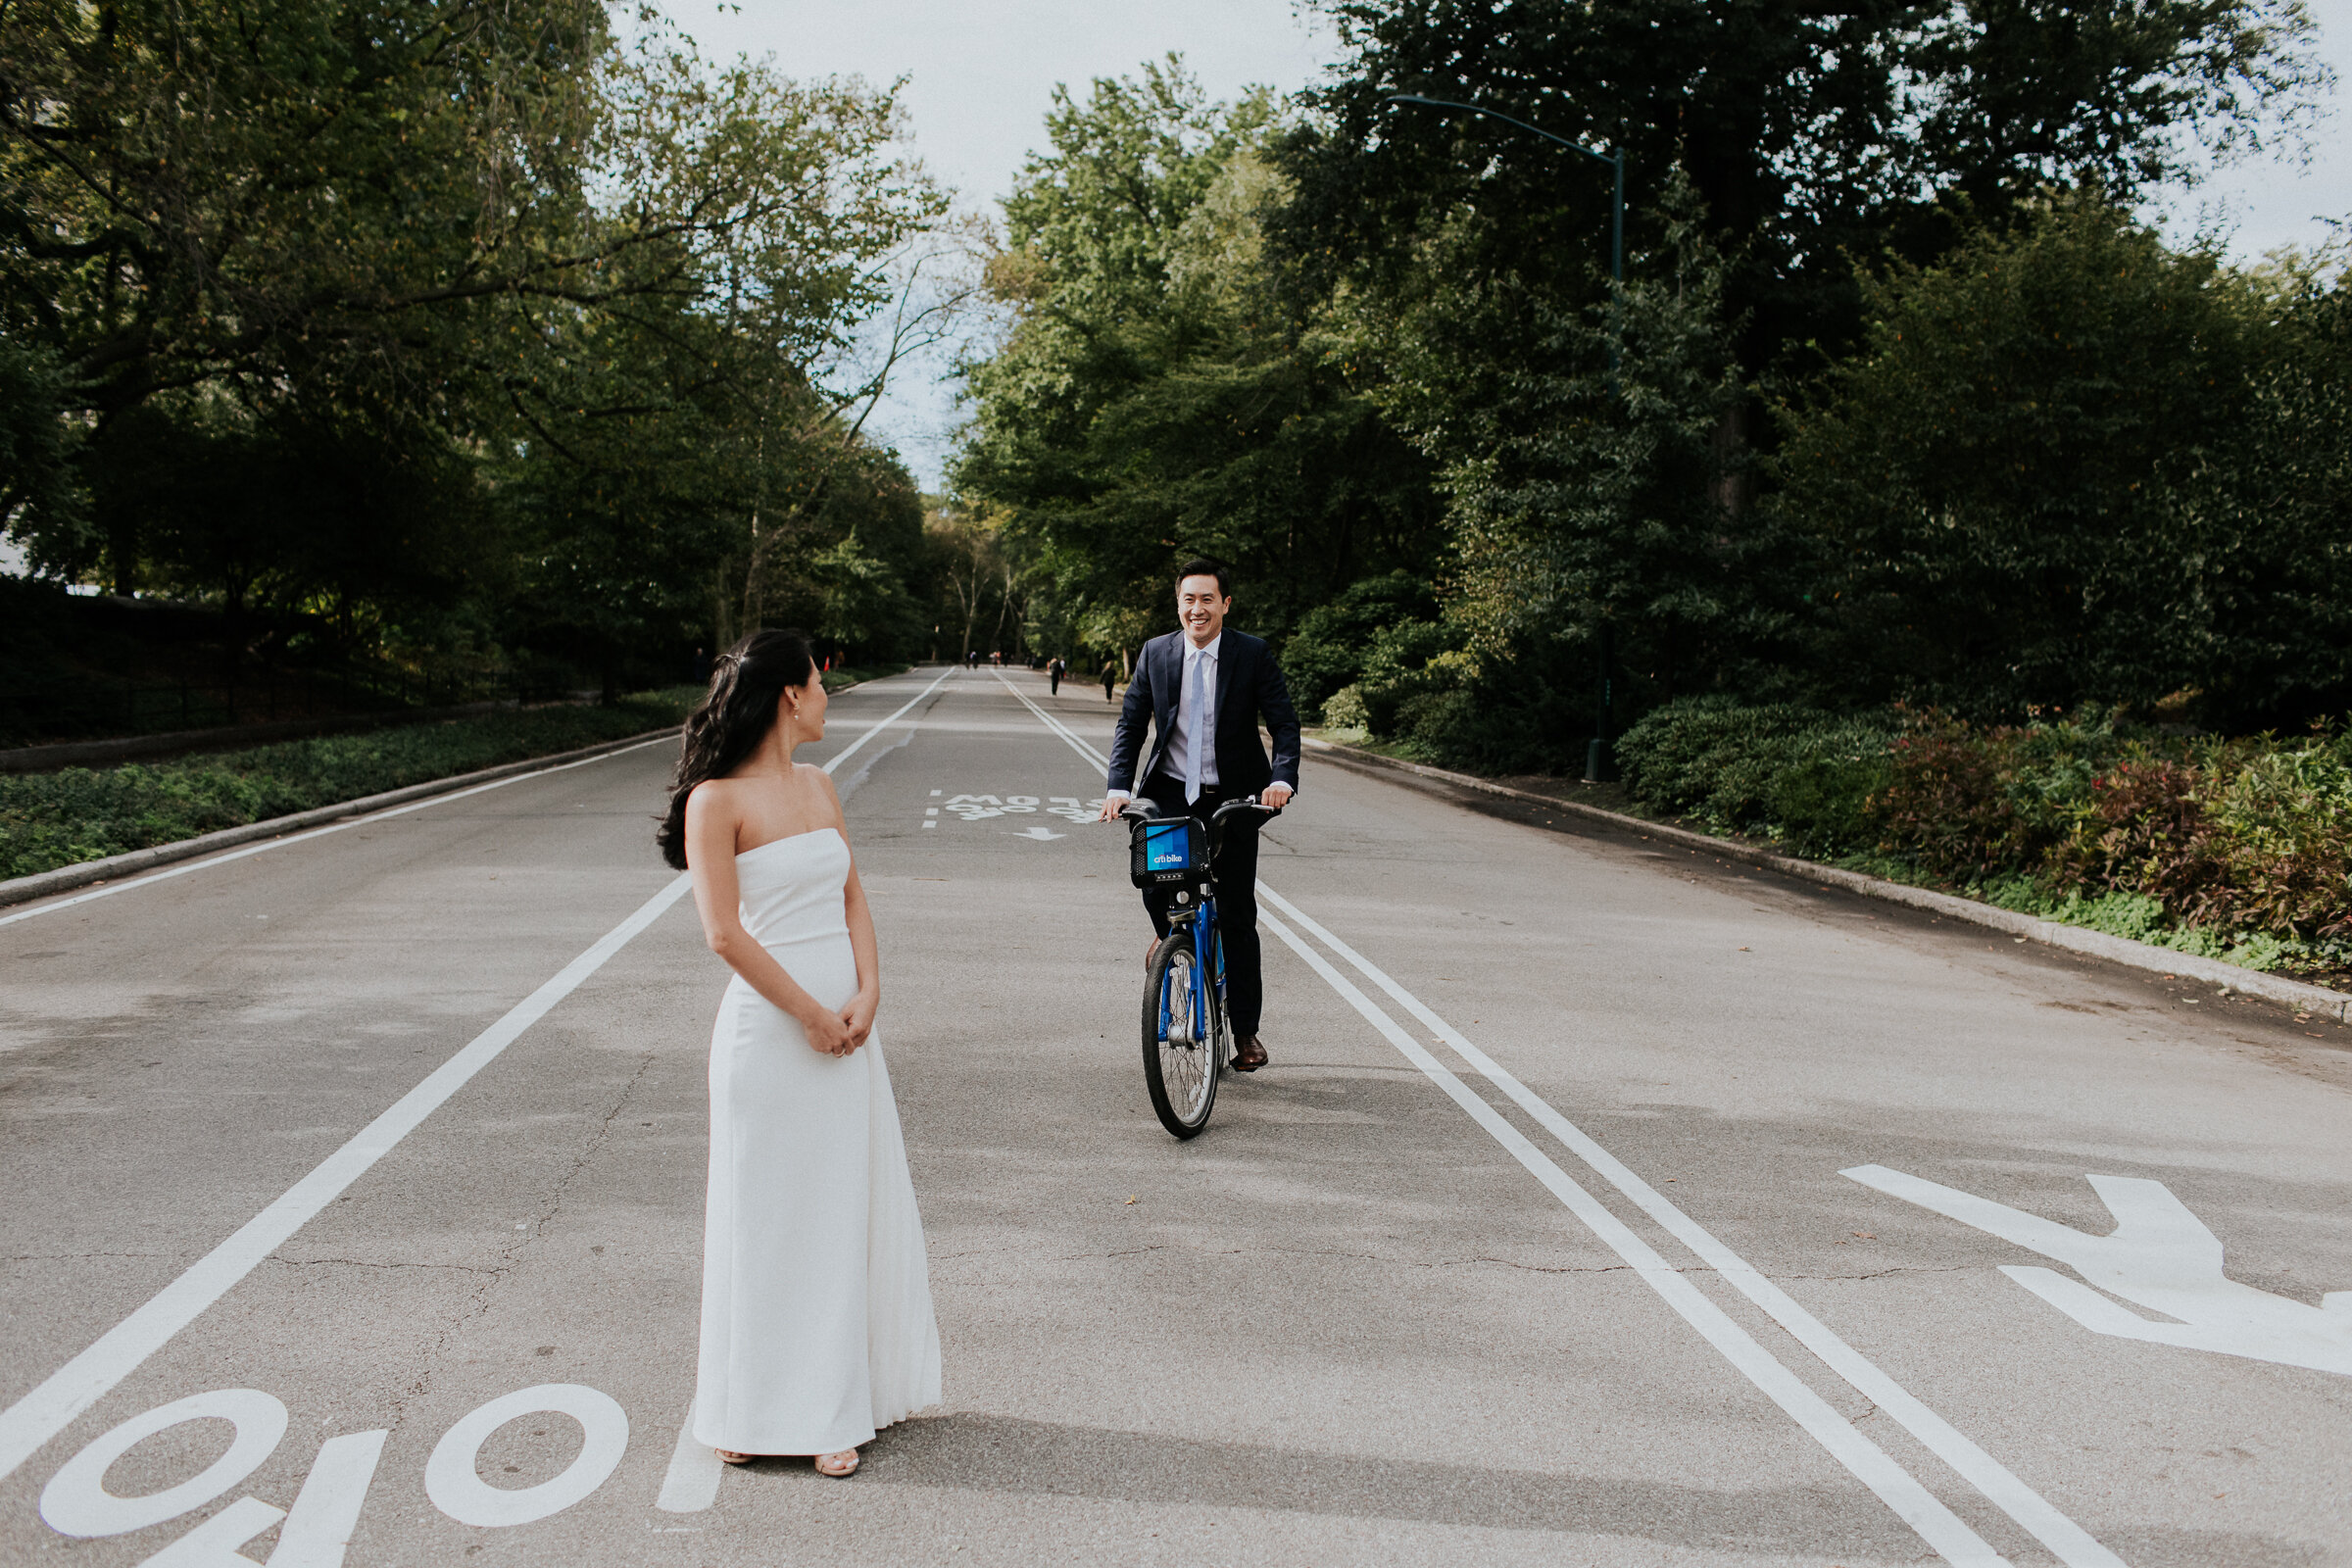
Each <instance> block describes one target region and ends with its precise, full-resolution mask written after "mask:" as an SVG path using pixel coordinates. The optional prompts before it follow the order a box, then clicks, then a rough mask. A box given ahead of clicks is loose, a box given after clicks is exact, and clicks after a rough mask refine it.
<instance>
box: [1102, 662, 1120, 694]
mask: <svg viewBox="0 0 2352 1568" xmlns="http://www.w3.org/2000/svg"><path fill="white" fill-rule="evenodd" d="M1118 683H1119V662H1118V661H1117V660H1115V659H1105V660H1104V661H1103V701H1104V702H1106V703H1107V702H1110V701H1112V700H1113V699H1112V698H1111V695H1110V693H1111V688H1112V687H1114V686H1116V685H1118Z"/></svg>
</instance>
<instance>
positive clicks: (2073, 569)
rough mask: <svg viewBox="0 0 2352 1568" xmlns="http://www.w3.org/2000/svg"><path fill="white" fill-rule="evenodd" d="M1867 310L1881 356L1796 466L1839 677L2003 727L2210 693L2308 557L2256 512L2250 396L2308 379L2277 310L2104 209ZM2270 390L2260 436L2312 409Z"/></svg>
mask: <svg viewBox="0 0 2352 1568" xmlns="http://www.w3.org/2000/svg"><path fill="white" fill-rule="evenodd" d="M1865 287H1866V297H1867V299H1868V301H1869V305H1870V326H1869V335H1868V340H1867V347H1866V349H1865V350H1864V352H1863V353H1861V354H1859V355H1857V356H1856V357H1855V358H1854V359H1853V360H1851V361H1850V362H1848V363H1847V364H1845V365H1844V366H1842V367H1840V368H1838V370H1837V371H1836V372H1835V374H1834V375H1833V376H1832V377H1831V378H1830V380H1829V382H1828V383H1827V385H1828V388H1829V390H1828V392H1827V394H1826V395H1825V396H1824V397H1822V398H1821V399H1820V400H1819V401H1817V402H1815V403H1812V404H1810V405H1805V406H1798V407H1792V408H1790V409H1789V411H1788V415H1787V417H1788V420H1789V442H1788V448H1787V451H1786V453H1785V454H1784V456H1783V459H1782V463H1781V472H1782V476H1783V480H1784V482H1785V485H1786V494H1785V496H1784V498H1783V505H1784V506H1785V507H1786V509H1787V510H1788V512H1789V515H1790V516H1791V518H1792V520H1793V521H1794V523H1795V524H1796V525H1797V526H1799V527H1801V528H1802V529H1803V530H1804V531H1805V532H1807V533H1808V534H1810V535H1812V536H1813V537H1815V538H1817V539H1819V540H1820V541H1822V543H1823V545H1824V546H1825V552H1826V556H1827V560H1826V562H1825V565H1824V575H1823V577H1822V578H1821V579H1820V588H1821V590H1823V591H1821V592H1818V593H1817V596H1816V597H1817V601H1819V602H1823V603H1825V604H1827V605H1829V606H1830V607H1831V609H1830V618H1829V622H1828V624H1829V626H1830V632H1829V641H1828V643H1827V644H1826V646H1825V647H1824V648H1823V649H1822V651H1821V656H1820V657H1821V664H1822V667H1823V668H1824V669H1825V671H1837V672H1839V673H1841V674H1842V675H1844V676H1846V677H1847V681H1848V685H1847V689H1848V691H1849V693H1850V694H1851V695H1854V696H1858V697H1868V698H1878V697H1888V696H1901V697H1907V698H1910V699H1913V700H1916V701H1922V702H1931V703H1938V704H1944V705H1948V706H1951V707H1954V708H1957V709H1959V710H1962V711H1968V712H1971V713H1980V714H1985V715H1987V716H2003V715H2013V714H2019V713H2022V712H2023V711H2027V710H2029V709H2032V708H2036V707H2042V706H2051V705H2056V706H2070V707H2071V706H2073V705H2076V704H2080V703H2085V702H2136V703H2143V704H2146V703H2154V702H2155V701H2157V700H2158V699H2160V698H2163V697H2165V696H2167V695H2168V694H2171V693H2174V692H2176V691H2179V690H2180V689H2181V688H2183V687H2191V686H2204V685H2206V684H2208V683H2209V682H2211V681H2212V679H2213V678H2214V674H2215V672H2216V668H2217V665H2216V660H2215V654H2216V652H2217V649H2216V643H2215V639H2216V638H2217V637H2221V636H2223V635H2224V634H2223V631H2222V617H2223V616H2224V613H2225V612H2224V601H2225V600H2226V599H2229V597H2230V596H2231V594H2234V593H2239V592H2242V591H2243V589H2244V587H2245V586H2247V585H2248V584H2249V583H2250V582H2251V581H2252V580H2254V579H2258V578H2260V577H2261V576H2262V574H2263V573H2264V572H2266V571H2268V570H2271V569H2275V568H2278V567H2280V566H2284V565H2286V564H2287V558H2288V556H2289V555H2290V554H2292V553H2293V551H2294V549H2296V548H2299V547H2300V543H2301V542H2304V541H2301V540H2298V542H2297V544H2296V545H2292V546H2290V543H2289V541H2290V539H2296V537H2297V536H2296V534H2295V532H2293V531H2286V532H2282V531H2281V528H2280V526H2279V525H2278V523H2277V522H2275V521H2273V520H2270V519H2268V518H2266V517H2264V516H2260V515H2253V510H2252V509H2251V508H2249V507H2248V506H2247V505H2246V503H2247V502H2251V501H2253V500H2255V499H2256V498H2257V497H2258V496H2260V495H2262V494H2263V493H2264V489H2265V488H2266V487H2264V486H2262V485H2259V484H2250V483H2249V480H2250V475H2251V473H2252V472H2253V471H2256V470H2258V469H2259V467H2260V466H2261V465H2262V463H2263V461H2264V460H2263V458H2262V456H2261V446H2260V444H2259V441H2257V442H2249V440H2248V436H2249V433H2250V431H2251V429H2252V426H2251V424H2250V421H2251V419H2252V418H2253V414H2254V409H2253V405H2254V403H2255V401H2256V400H2255V396H2254V389H2255V386H2256V384H2257V377H2258V375H2259V373H2260V372H2261V369H2262V368H2263V367H2264V366H2265V365H2266V363H2268V362H2270V361H2271V360H2272V359H2273V358H2274V357H2275V356H2278V355H2280V354H2281V353H2283V354H2284V355H2285V357H2286V358H2287V360H2288V362H2289V363H2290V365H2293V366H2296V367H2298V368H2302V369H2303V370H2305V371H2306V373H2308V371H2309V369H2310V368H2311V367H2310V366H2309V363H2308V360H2307V357H2306V356H2305V355H2304V354H2303V353H2302V352H2301V351H2300V350H2299V349H2298V348H2297V347H2296V345H2295V343H2294V341H2293V340H2294V338H2295V337H2296V336H2297V335H2298V334H2297V333H2296V331H2295V328H2294V326H2293V324H2292V323H2291V321H2290V322H2283V323H2282V322H2281V321H2280V319H2279V318H2280V307H2281V305H2282V303H2283V302H2281V301H2280V300H2279V299H2278V297H2277V295H2276V294H2275V292H2274V291H2273V290H2272V289H2270V288H2268V287H2266V286H2264V285H2263V284H2261V283H2260V282H2259V281H2257V280H2255V279H2253V278H2250V277H2248V276H2246V275H2244V274H2242V273H2238V272H2233V271H2231V270H2229V269H2228V268H2226V267H2224V266H2223V265H2222V264H2221V263H2220V262H2219V260H2218V259H2217V258H2216V257H2214V256H2213V255H2212V254H2210V253H2207V252H2202V251H2190V252H2186V253H2180V252H2174V251H2171V250H2168V249H2167V248H2166V247H2165V245H2164V244H2163V242H2162V241H2161V239H2159V238H2158V236H2157V235H2156V234H2154V233H2153V232H2151V231H2150V230H2148V229H2146V228H2144V227H2142V226H2140V225H2139V224H2137V223H2136V222H2134V221H2131V219H2130V218H2129V217H2128V216H2126V215H2125V214H2123V213H2121V212H2119V211H2117V210H2116V209H2114V208H2112V207H2110V206H2109V205H2108V204H2107V203H2106V202H2105V201H2104V200H2102V199H2101V197H2100V195H2099V193H2097V192H2084V193H2080V194H2077V195H2074V196H2070V197H2067V198H2063V199H2059V200H2055V201H2053V202H2051V203H2050V204H2049V205H2048V206H2046V207H2045V208H2044V209H2043V210H2041V211H2040V212H2039V213H2037V214H2035V215H2034V216H2033V217H2032V218H2031V219H2030V221H2026V222H2025V223H2023V224H2022V225H2020V226H2019V227H2017V228H2016V229H2014V230H2012V231H2010V232H2007V233H2002V232H1990V231H1988V232H1984V233H1981V234H1979V235H1977V236H1976V237H1974V238H1972V239H1971V240H1970V241H1969V242H1968V243H1966V244H1964V245H1963V246H1961V247H1960V248H1959V249H1957V250H1955V251H1954V252H1953V253H1951V255H1949V256H1948V257H1947V258H1945V260H1944V261H1943V262H1941V263H1939V264H1937V265H1936V266H1934V267H1927V268H1914V267H1903V268H1898V269H1896V270H1894V271H1893V272H1891V273H1890V274H1888V275H1887V277H1885V278H1884V279H1879V280H1866V283H1865ZM2289 314H2290V316H2291V313H2289ZM2339 373H2340V372H2339ZM2302 384H2303V385H2304V386H2310V387H2316V383H2314V382H2310V381H2306V382H2304V383H2302ZM2338 385H2339V386H2340V382H2339V383H2338ZM2271 387H2272V393H2271V396H2272V399H2273V401H2272V404H2271V409H2272V412H2271V414H2270V416H2269V417H2268V418H2267V419H2266V421H2265V427H2264V430H2263V432H2262V434H2263V435H2264V436H2276V435H2278V434H2279V433H2280V432H2279V431H2278V423H2279V422H2280V417H2281V415H2282V414H2283V412H2284V408H2285V407H2286V406H2287V400H2291V401H2292V402H2293V404H2294V406H2297V407H2300V406H2301V393H2300V391H2299V390H2293V389H2290V383H2289V382H2288V381H2285V380H2281V379H2278V378H2276V377H2274V378H2273V380H2272V381H2271ZM2334 428H2335V429H2338V430H2340V429H2342V428H2343V427H2342V425H2341V423H2340V422H2336V423H2334ZM2298 449H2299V450H2304V451H2308V450H2309V448H2308V445H2305V444H2303V443H2298ZM2322 471H2323V472H2325V471H2326V468H2325V466H2323V470H2322ZM2225 475H2228V476H2229V478H2227V479H2225V477H2224V476H2225ZM2315 477H2318V476H2317V475H2312V474H2309V473H2308V472H2307V473H2306V474H2304V476H2303V480H2304V482H2305V483H2308V482H2310V480H2311V479H2312V478H2315ZM2281 482H2282V483H2284V482H2285V481H2283V480H2282V481H2281ZM2241 485H2245V486H2247V487H2246V488H2239V486H2241ZM2230 494H2234V495H2235V496H2237V497H2238V498H2239V499H2238V500H2237V502H2236V504H2235V505H2225V504H2223V503H2222V502H2221V500H2220V497H2221V496H2223V495H2230ZM2225 577H2234V578H2236V579H2238V581H2237V583H2236V584H2235V585H2234V586H2233V587H2231V588H2229V590H2227V591H2225V588H2224V578H2225Z"/></svg>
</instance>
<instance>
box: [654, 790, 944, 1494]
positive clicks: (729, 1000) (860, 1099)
mask: <svg viewBox="0 0 2352 1568" xmlns="http://www.w3.org/2000/svg"><path fill="white" fill-rule="evenodd" d="M849 870H850V847H849V845H848V844H847V843H846V842H845V841H844V840H843V839H842V836H841V835H840V834H839V833H837V832H835V831H834V830H833V829H832V828H829V827H828V828H819V829H818V830H817V831H815V832H813V833H802V834H797V835H795V836H794V837H792V838H787V839H777V840H774V841H772V842H770V843H767V844H762V845H760V847H759V848H758V849H755V850H751V851H748V852H746V853H745V854H742V855H739V856H737V857H736V858H735V874H736V877H737V879H738V881H739V883H740V884H741V887H742V901H743V902H742V908H743V924H744V928H745V929H746V930H747V931H749V932H750V933H751V934H752V937H753V939H754V940H755V941H757V942H759V943H760V946H762V947H764V948H766V949H767V950H768V952H769V953H771V954H773V955H774V956H775V957H776V959H777V961H778V962H780V963H782V964H783V965H784V968H785V970H786V972H788V973H789V974H791V976H792V977H793V979H794V980H796V981H798V982H799V983H800V984H801V986H802V987H803V988H804V989H805V990H807V991H808V993H809V995H810V996H812V997H814V998H815V999H816V1000H817V1002H818V1003H820V1004H821V1005H825V1006H827V1007H842V1006H847V1005H849V1001H850V999H851V998H852V997H854V996H856V995H857V994H858V963H857V957H856V956H855V955H854V954H853V953H852V951H851V949H850V932H849V925H848V921H847V919H846V917H845V911H844V908H843V904H842V890H843V888H844V886H845V885H846V882H847V879H848V876H849ZM938 1402H939V1323H938V1320H937V1319H936V1318H935V1317H934V1316H933V1315H932V1310H931V1280H930V1269H929V1265H928V1263H927V1261H926V1259H925V1257H924V1254H923V1222H922V1216H921V1215H920V1214H918V1213H917V1212H916V1211H915V1206H914V1184H913V1182H912V1181H911V1180H909V1179H908V1177H907V1147H906V1144H905V1142H904V1141H903V1140H902V1138H901V1137H900V1134H899V1109H898V1103H897V1102H896V1101H894V1100H893V1099H892V1098H891V1091H890V1072H889V1069H888V1068H887V1067H886V1066H885V1065H884V1064H883V1060H882V1040H881V1034H880V1031H879V1030H877V1031H876V1032H875V1033H873V1034H872V1035H869V1036H868V1037H867V1039H866V1043H865V1044H864V1046H862V1047H860V1048H859V1049H858V1051H856V1052H854V1053H852V1054H850V1055H848V1056H846V1057H843V1056H826V1055H820V1054H817V1053H816V1052H814V1051H811V1050H810V1049H809V1037H808V1035H807V1034H806V1033H805V1032H803V1030H802V1028H801V1025H800V1023H799V1021H798V1020H797V1019H795V1018H793V1017H792V1016H791V1015H790V1014H789V1013H787V1012H785V1011H783V1010H782V1009H781V1008H779V1007H777V1006H776V1005H774V1004H772V1003H770V1002H768V1001H767V1000H766V999H765V998H764V997H762V996H760V994H759V993H758V992H756V991H754V990H753V989H752V988H751V987H750V986H749V985H748V984H746V983H745V982H744V980H743V978H742V977H741V976H737V977H735V979H734V980H733V981H731V982H730V983H729V985H728V986H727V994H726V1000H725V1001H723V1002H722V1003H720V1004H719V1008H718V1021H717V1023H716V1024H715V1025H714V1026H713V1027H712V1029H711V1195H710V1202H709V1207H708V1208H707V1210H706V1212H705V1220H704V1234H703V1343H702V1357H701V1362H700V1365H699V1367H698V1371H697V1376H696V1382H695V1400H694V1436H695V1441H697V1442H698V1443H706V1444H709V1445H710V1446H711V1447H714V1448H726V1449H730V1450H732V1451H734V1452H738V1453H787V1454H793V1453H836V1452H839V1451H840V1450H841V1449H844V1448H854V1447H856V1446H858V1445H859V1444H862V1443H865V1442H867V1441H869V1440H870V1439H871V1438H872V1437H873V1435H874V1433H875V1430H876V1429H877V1428H881V1427H886V1426H889V1425H890V1424H891V1423H892V1422H894V1421H897V1420H900V1419H901V1418H903V1417H905V1416H907V1415H909V1414H912V1413H913V1412H914V1411H916V1410H920V1409H922V1408H924V1407H925V1406H927V1405H933V1404H937V1403H938Z"/></svg>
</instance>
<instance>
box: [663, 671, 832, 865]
mask: <svg viewBox="0 0 2352 1568" xmlns="http://www.w3.org/2000/svg"><path fill="white" fill-rule="evenodd" d="M815 672H816V656H815V655H814V654H813V653H811V652H810V651H809V638H808V636H807V635H806V634H805V633H802V632H797V631H756V632H753V633H752V634H751V635H750V636H748V637H746V638H744V640H743V641H741V642H739V643H737V644H736V645H735V646H734V647H732V648H730V649H728V650H727V651H726V652H725V653H723V654H721V655H719V656H718V663H717V665H716V667H714V668H713V669H712V670H711V695H710V696H708V697H706V698H704V699H703V705H702V706H701V707H700V708H698V709H696V710H695V711H693V712H692V713H690V714H688V715H687V717H686V733H685V735H684V737H683V738H682V739H681V740H680V741H679V743H678V767H677V771H676V772H674V773H672V774H671V775H670V779H669V814H668V815H666V816H664V817H663V818H662V826H661V827H660V828H658V829H656V830H655V833H654V841H655V842H656V843H658V844H660V845H661V846H662V858H663V859H664V860H667V861H668V862H669V863H670V864H671V865H672V866H674V867H676V868H677V869H678V870H681V871H683V870H685V869H686V797H687V796H689V795H692V794H693V793H694V787H695V786H696V785H697V784H700V783H701V782H703V780H705V779H707V778H723V777H725V776H726V775H727V774H729V773H732V772H734V771H735V769H737V768H738V767H741V766H742V765H743V761H744V759H745V758H748V757H750V756H751V755H752V754H753V753H754V752H756V751H758V750H759V749H760V742H761V741H763V740H765V739H767V732H768V731H769V730H771V729H773V728H775V727H776V705H777V704H778V703H780V702H782V701H783V700H784V689H785V688H786V687H788V686H806V685H808V684H809V676H810V675H812V674H814V673H815Z"/></svg>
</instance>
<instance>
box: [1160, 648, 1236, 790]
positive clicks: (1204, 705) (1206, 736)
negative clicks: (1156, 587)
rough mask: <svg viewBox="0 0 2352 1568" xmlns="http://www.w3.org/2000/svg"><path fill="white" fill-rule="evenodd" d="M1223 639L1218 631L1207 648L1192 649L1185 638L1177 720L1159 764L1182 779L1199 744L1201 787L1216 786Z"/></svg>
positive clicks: (1177, 687)
mask: <svg viewBox="0 0 2352 1568" xmlns="http://www.w3.org/2000/svg"><path fill="white" fill-rule="evenodd" d="M1224 641H1225V634H1224V633H1223V632H1218V633H1217V634H1216V635H1215V636H1214V637H1211V638H1210V639H1209V640H1208V646H1207V647H1206V648H1195V647H1194V646H1193V640H1192V639H1191V638H1190V637H1187V638H1186V639H1185V640H1184V663H1183V665H1182V667H1181V668H1180V669H1179V670H1178V672H1177V677H1176V722H1175V723H1174V725H1173V726H1171V727H1170V729H1169V731H1168V756H1167V760H1166V762H1165V763H1163V764H1162V765H1163V766H1165V767H1166V769H1167V773H1168V776H1169V777H1170V778H1175V779H1181V778H1183V777H1184V776H1185V772H1186V768H1187V766H1188V764H1189V763H1190V762H1191V761H1192V757H1193V748H1194V747H1195V746H1200V747H1201V748H1202V750H1201V788H1202V789H1204V790H1206V789H1214V788H1216V785H1217V649H1218V647H1219V645H1220V644H1222V643H1223V642H1224ZM1196 664H1198V665H1200V666H1201V672H1200V676H1199V679H1200V682H1201V711H1200V712H1198V713H1196V712H1194V711H1193V681H1194V678H1195V677H1194V674H1193V666H1194V665H1196Z"/></svg>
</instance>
